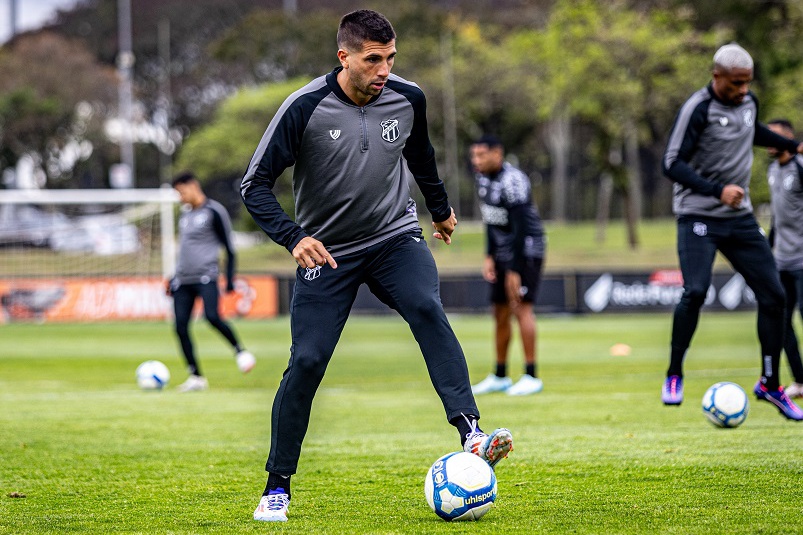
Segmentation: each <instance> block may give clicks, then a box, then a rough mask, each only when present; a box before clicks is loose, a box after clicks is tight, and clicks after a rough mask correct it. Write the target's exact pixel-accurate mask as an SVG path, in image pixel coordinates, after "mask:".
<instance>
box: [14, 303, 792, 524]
mask: <svg viewBox="0 0 803 535" xmlns="http://www.w3.org/2000/svg"><path fill="white" fill-rule="evenodd" d="M452 322H453V325H454V327H455V330H456V331H457V334H458V336H459V337H460V339H461V341H462V343H463V346H464V349H465V351H466V353H467V358H468V360H469V368H470V371H471V375H472V379H473V380H474V381H477V380H478V379H480V378H482V377H484V376H485V374H487V372H488V371H489V369H490V361H491V359H490V356H489V355H490V348H491V323H490V318H489V317H465V316H453V317H452ZM235 325H236V328H237V330H238V331H239V332H240V334H241V336H242V338H243V339H244V340H245V341H246V342H247V344H248V346H249V349H251V350H252V351H253V352H254V353H255V354H256V355H257V356H258V358H259V359H260V360H259V363H258V366H257V368H256V369H255V370H254V371H253V372H252V373H251V374H250V375H248V376H245V377H243V376H241V375H240V374H239V373H238V372H237V369H236V366H235V365H234V363H233V360H232V359H231V356H230V355H229V353H228V350H227V348H226V346H225V345H224V343H223V342H222V341H221V340H220V339H219V338H217V336H216V334H213V333H212V332H211V330H210V329H209V328H208V327H207V326H206V325H205V324H203V323H200V324H197V325H196V327H195V333H196V337H197V340H198V342H199V347H200V358H201V363H202V366H203V368H204V371H205V372H206V374H207V375H208V377H209V379H210V383H211V389H210V390H209V391H208V392H204V393H191V394H179V393H177V392H176V391H175V390H174V388H173V387H174V386H175V384H178V383H179V382H181V381H182V380H183V379H184V373H183V370H182V365H181V362H180V359H179V357H178V351H177V346H176V342H175V340H174V338H173V335H172V332H171V329H170V326H169V325H167V324H164V323H135V324H129V325H125V324H99V325H56V324H46V325H4V326H2V327H0V404H1V406H2V411H0V492H2V495H0V533H2V534H6V533H9V534H37V533H91V534H102V533H170V534H196V533H294V534H296V533H297V534H309V533H383V534H390V533H405V534H406V533H409V534H429V533H435V534H438V533H465V534H472V535H473V534H483V533H489V534H494V535H498V534H508V533H594V534H607V533H690V534H702V533H728V534H732V533H766V534H780V533H800V532H801V529H803V528H801V518H803V485H801V482H802V481H803V454H802V453H801V444H803V441H802V439H803V425H797V424H795V423H792V422H788V421H786V420H784V419H782V418H781V417H780V415H779V414H778V413H777V411H776V410H775V409H774V408H772V407H770V406H769V405H766V404H760V405H759V404H758V403H757V402H755V401H751V411H750V415H749V416H748V418H747V421H746V422H745V423H744V425H742V426H741V427H740V428H738V429H733V430H722V429H717V428H714V427H713V426H712V425H710V424H709V423H708V422H707V421H706V420H705V418H704V417H703V415H702V413H701V410H700V405H699V400H700V398H701V397H702V394H703V392H704V391H705V389H706V388H707V387H708V386H709V385H710V384H712V383H714V382H716V381H719V380H731V381H735V382H737V383H739V384H741V385H742V386H743V387H744V388H746V389H747V388H750V387H752V385H753V383H754V382H755V380H756V378H757V373H758V367H759V358H758V349H757V342H756V337H755V316H754V314H743V313H739V314H715V313H708V314H704V315H703V317H702V320H701V324H700V329H699V330H698V333H697V336H696V338H695V341H694V345H693V346H692V351H691V353H690V355H689V358H688V362H687V370H686V371H687V384H686V393H687V401H686V403H685V404H684V405H682V406H681V407H678V408H667V407H663V406H662V405H661V403H660V399H659V390H660V384H661V382H662V379H663V374H664V370H665V368H666V364H667V363H666V354H667V351H666V350H667V346H668V338H669V328H670V317H669V315H667V314H657V315H639V316H624V315H621V316H615V315H607V316H597V317H544V318H541V319H540V323H539V327H540V341H539V349H540V358H541V375H542V377H543V378H544V381H545V389H544V391H543V393H541V394H539V395H537V396H533V397H528V398H508V397H506V396H504V395H491V396H485V397H481V398H478V403H479V406H480V409H481V411H482V414H483V420H482V423H483V424H484V426H485V427H486V428H488V427H490V428H492V427H495V426H502V425H504V426H506V427H509V428H511V430H512V431H513V433H514V436H515V441H516V442H515V451H514V452H513V453H512V454H511V455H510V457H509V458H508V459H507V460H505V461H503V462H502V463H500V464H499V465H498V467H497V476H498V480H499V494H498V499H497V502H496V505H495V507H494V509H492V510H491V512H490V513H489V514H488V515H486V516H485V517H484V518H483V519H482V520H481V521H480V522H478V523H471V524H462V523H461V524H456V523H455V524H449V523H446V522H443V521H441V520H440V519H438V518H437V517H436V516H435V515H434V514H433V513H432V512H431V511H430V510H429V508H428V506H427V504H426V502H425V500H424V497H423V478H424V474H425V473H426V471H427V469H428V468H429V465H430V464H431V463H432V462H433V461H434V460H435V459H436V458H437V457H439V456H440V455H442V454H444V453H446V452H449V451H453V450H456V449H458V446H459V443H458V437H457V433H456V431H455V430H454V429H453V428H452V427H451V426H449V425H448V424H447V423H446V422H445V419H444V414H443V410H442V408H441V405H440V403H439V401H438V399H437V397H436V395H435V393H434V391H433V390H432V388H431V385H430V384H429V381H428V379H427V376H426V371H425V368H424V364H423V361H422V359H421V357H420V353H419V351H418V349H417V346H416V344H415V343H414V341H413V339H412V336H411V335H410V333H409V331H408V330H407V328H406V325H405V324H404V323H403V322H402V321H401V320H400V319H398V318H396V317H387V318H367V317H354V318H352V319H351V320H350V322H349V324H348V325H347V327H346V330H345V332H344V336H343V339H342V340H341V343H340V345H339V346H338V349H337V351H336V353H335V356H334V358H333V361H332V363H331V365H330V368H329V371H328V373H327V376H326V378H325V379H324V383H323V385H322V387H321V390H320V391H319V394H318V397H317V398H316V402H315V403H316V404H315V409H314V412H313V419H312V422H311V427H310V431H309V433H308V435H307V439H306V441H305V444H304V450H303V455H302V459H301V464H300V467H299V473H298V474H297V475H296V476H295V477H294V479H293V502H292V505H291V509H290V513H291V519H290V522H288V523H287V524H284V525H267V524H263V523H259V522H255V521H253V520H252V519H251V515H252V512H253V509H254V507H255V506H256V503H257V501H258V498H259V496H260V494H261V491H262V488H263V486H264V481H265V474H264V472H263V466H264V461H265V457H266V455H267V451H268V440H269V425H270V420H269V414H270V405H271V402H272V399H273V394H274V392H275V389H276V386H277V385H278V382H279V380H280V377H281V373H282V371H283V369H284V366H285V364H286V361H287V358H288V347H289V326H288V321H287V318H279V319H276V320H273V321H266V322H237V323H236V324H235ZM617 342H622V343H627V344H629V345H631V346H632V348H633V352H632V354H631V355H630V356H627V357H612V356H610V355H609V352H608V349H609V347H610V346H611V345H612V344H614V343H617ZM146 359H159V360H162V361H164V362H165V363H166V364H167V365H168V367H170V369H171V371H172V372H173V381H172V384H171V388H168V390H166V391H164V392H141V391H139V390H138V389H137V388H136V385H135V383H134V377H133V376H134V369H135V368H136V366H137V364H139V363H140V362H141V361H143V360H146ZM520 363H521V357H520V352H519V351H518V350H516V351H515V352H514V354H513V355H512V357H511V367H512V368H513V370H514V371H518V369H519V368H520ZM783 373H784V377H788V371H787V369H786V368H784V370H783ZM15 493H16V494H15ZM11 495H16V496H22V495H24V497H11Z"/></svg>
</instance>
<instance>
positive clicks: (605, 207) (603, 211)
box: [596, 173, 613, 243]
mask: <svg viewBox="0 0 803 535" xmlns="http://www.w3.org/2000/svg"><path fill="white" fill-rule="evenodd" d="M611 197H613V177H612V176H611V175H610V173H602V175H600V177H599V195H598V196H597V234H596V242H597V243H605V232H606V230H607V228H608V220H609V219H610V217H611Z"/></svg>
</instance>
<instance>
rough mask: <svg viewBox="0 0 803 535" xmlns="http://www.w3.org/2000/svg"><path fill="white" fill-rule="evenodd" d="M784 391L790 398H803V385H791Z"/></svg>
mask: <svg viewBox="0 0 803 535" xmlns="http://www.w3.org/2000/svg"><path fill="white" fill-rule="evenodd" d="M783 391H784V392H786V395H787V396H789V397H790V398H803V383H791V384H790V385H789V386H787V387H786V388H784V389H783Z"/></svg>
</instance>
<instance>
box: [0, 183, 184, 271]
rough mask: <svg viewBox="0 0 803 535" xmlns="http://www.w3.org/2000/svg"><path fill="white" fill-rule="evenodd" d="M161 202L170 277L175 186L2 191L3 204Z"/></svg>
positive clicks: (164, 250) (164, 255)
mask: <svg viewBox="0 0 803 535" xmlns="http://www.w3.org/2000/svg"><path fill="white" fill-rule="evenodd" d="M132 203H157V204H158V205H159V210H160V218H161V225H160V226H161V241H162V276H163V277H170V276H172V275H173V273H174V272H175V267H176V236H175V224H174V221H173V217H174V207H175V205H176V204H178V203H179V195H178V192H177V191H176V190H174V189H173V188H171V187H169V186H168V187H163V188H143V189H134V188H132V189H63V190H56V189H41V190H37V189H6V190H0V204H72V205H81V204H132Z"/></svg>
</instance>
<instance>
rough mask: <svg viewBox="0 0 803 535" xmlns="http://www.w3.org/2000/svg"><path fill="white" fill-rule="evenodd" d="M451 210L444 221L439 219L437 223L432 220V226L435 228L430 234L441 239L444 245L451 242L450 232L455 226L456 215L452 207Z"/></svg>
mask: <svg viewBox="0 0 803 535" xmlns="http://www.w3.org/2000/svg"><path fill="white" fill-rule="evenodd" d="M451 210H452V214H451V215H450V216H449V219H447V220H446V221H441V222H439V223H435V222H434V221H433V222H432V227H433V228H434V229H435V233H434V234H432V236H433V237H434V238H437V239H439V240H443V243H445V244H446V245H449V244H451V243H452V232H454V228H455V227H456V226H457V217H455V215H454V208H452V209H451Z"/></svg>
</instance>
